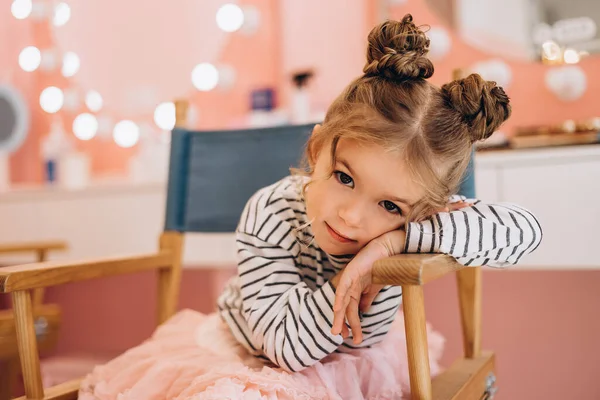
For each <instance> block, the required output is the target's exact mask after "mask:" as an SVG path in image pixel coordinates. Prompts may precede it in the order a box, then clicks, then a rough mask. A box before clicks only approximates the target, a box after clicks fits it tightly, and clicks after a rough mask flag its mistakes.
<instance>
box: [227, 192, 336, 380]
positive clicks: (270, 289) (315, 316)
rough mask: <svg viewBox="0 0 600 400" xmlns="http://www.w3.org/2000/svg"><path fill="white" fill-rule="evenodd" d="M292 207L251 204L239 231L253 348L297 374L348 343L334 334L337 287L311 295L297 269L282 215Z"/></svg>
mask: <svg viewBox="0 0 600 400" xmlns="http://www.w3.org/2000/svg"><path fill="white" fill-rule="evenodd" d="M275 202H276V207H275V206H274V204H275ZM286 206H289V204H288V205H286V202H285V201H279V199H277V200H273V199H272V198H270V197H268V196H267V197H263V199H262V200H261V199H260V196H259V197H258V198H255V199H251V202H250V203H249V204H248V205H247V207H246V210H245V211H244V215H243V217H242V220H241V224H240V226H239V227H238V231H237V247H238V276H239V283H240V288H241V296H242V304H243V312H242V315H243V316H244V319H245V322H246V324H247V326H248V328H249V332H250V336H251V338H249V340H251V341H252V343H251V345H252V347H254V348H257V349H260V350H262V351H263V352H264V354H265V355H266V356H267V357H268V358H269V359H270V360H271V361H272V362H274V363H275V364H277V365H278V366H280V367H281V368H283V369H285V370H287V371H291V372H294V371H300V370H302V369H304V368H306V367H309V366H310V365H312V364H314V363H316V362H318V361H319V360H321V359H323V358H324V357H326V356H327V355H329V354H331V353H333V352H334V351H335V350H336V349H337V348H338V347H339V346H340V345H341V343H342V342H343V339H342V337H341V335H332V334H331V333H330V331H331V327H332V323H333V306H332V305H333V301H334V298H335V293H334V291H333V287H332V286H331V285H330V284H329V283H326V284H325V285H323V286H322V287H321V288H319V289H317V290H311V289H310V288H309V287H308V286H307V284H306V283H305V282H304V281H303V279H302V278H303V277H302V270H301V269H300V268H299V267H297V266H296V264H295V257H294V253H293V251H294V249H296V247H295V246H294V244H296V243H295V240H294V238H293V233H292V226H291V225H290V224H289V223H288V222H286V221H285V220H282V219H281V218H280V217H279V215H280V214H278V213H277V209H278V208H281V207H286Z"/></svg>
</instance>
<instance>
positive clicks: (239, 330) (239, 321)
mask: <svg viewBox="0 0 600 400" xmlns="http://www.w3.org/2000/svg"><path fill="white" fill-rule="evenodd" d="M304 179H305V178H303V177H298V176H289V177H286V178H284V179H282V180H281V181H279V182H277V183H275V184H273V185H271V186H268V187H265V188H263V189H261V190H259V191H258V192H257V193H255V194H254V195H253V196H252V197H251V198H250V200H249V201H248V203H247V204H246V207H245V208H244V211H243V213H242V216H241V219H240V222H239V226H238V229H237V231H236V241H237V249H238V250H237V252H238V274H237V276H235V277H234V278H233V279H232V280H231V281H230V282H229V283H228V285H227V286H226V288H225V290H224V292H223V293H222V294H221V296H220V297H219V299H218V307H219V312H220V315H221V317H222V318H223V320H224V321H225V322H226V323H227V324H228V325H229V327H230V329H231V331H232V333H233V335H234V336H235V337H236V339H237V340H238V341H239V342H240V343H241V344H242V345H243V346H244V347H246V348H247V349H248V351H250V352H251V353H252V354H254V355H256V356H258V357H261V358H265V359H268V360H270V361H271V362H273V363H275V364H276V365H278V366H280V367H281V368H283V369H285V370H288V371H299V370H302V369H304V368H306V367H309V366H310V365H312V364H314V363H316V362H318V361H320V360H322V359H323V358H325V357H326V356H327V355H329V354H331V353H333V352H336V351H341V352H343V351H345V350H347V349H355V348H357V347H368V346H371V345H373V344H375V343H378V342H380V341H381V340H382V338H383V337H384V336H385V335H386V333H387V332H388V329H389V327H390V325H391V323H392V322H393V321H394V318H395V317H396V314H397V311H398V308H399V307H400V304H401V298H402V289H401V287H399V286H387V287H384V288H383V289H382V290H381V292H380V293H379V294H378V295H377V297H376V298H375V299H374V301H373V303H372V306H371V308H370V309H369V310H367V311H366V312H365V313H363V314H362V321H361V326H362V330H363V342H362V343H361V344H360V345H358V346H356V345H354V344H353V343H352V336H350V337H349V338H347V339H345V340H344V339H343V338H342V337H341V336H340V335H332V334H331V327H332V323H333V303H334V298H335V292H334V289H333V287H332V286H331V284H330V283H329V280H330V279H331V278H333V276H334V275H335V274H336V273H337V272H338V271H340V269H342V268H343V267H344V266H345V265H346V264H347V263H348V262H349V261H350V259H349V258H340V257H335V256H332V255H330V254H326V253H325V252H324V251H322V250H321V249H320V248H319V247H318V245H317V243H315V242H314V241H313V235H312V232H311V228H310V224H308V220H307V216H306V206H305V203H304V200H303V198H302V195H301V184H302V183H303V182H304V181H303V180H304ZM454 199H455V200H456V199H457V198H456V197H455V198H454ZM405 229H406V232H407V235H406V246H405V252H407V253H445V254H449V255H452V256H454V257H455V258H456V259H457V260H458V261H459V262H460V263H462V264H464V265H470V266H479V265H488V266H493V267H506V266H509V265H513V264H516V263H517V262H519V261H520V260H521V259H522V258H523V257H524V256H525V255H526V254H528V253H531V252H532V251H533V250H535V249H536V248H537V246H538V245H539V244H540V241H541V239H542V230H541V227H540V225H539V223H538V221H537V219H536V218H535V217H534V216H533V215H532V213H531V212H529V211H528V210H526V209H524V208H522V207H519V206H516V205H513V204H504V203H502V204H483V203H482V202H478V201H477V202H475V205H474V206H472V207H466V208H462V209H460V210H457V211H451V212H444V213H439V214H436V215H434V216H433V217H431V218H429V219H427V220H424V221H422V222H418V223H417V222H415V223H410V224H408V225H407V226H406V227H405Z"/></svg>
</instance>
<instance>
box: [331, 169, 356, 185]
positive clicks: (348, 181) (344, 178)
mask: <svg viewBox="0 0 600 400" xmlns="http://www.w3.org/2000/svg"><path fill="white" fill-rule="evenodd" d="M334 173H335V176H336V178H337V180H338V181H339V182H340V183H341V184H342V185H345V186H350V187H354V181H353V180H352V178H351V177H350V175H348V174H345V173H343V172H342V171H335V172H334Z"/></svg>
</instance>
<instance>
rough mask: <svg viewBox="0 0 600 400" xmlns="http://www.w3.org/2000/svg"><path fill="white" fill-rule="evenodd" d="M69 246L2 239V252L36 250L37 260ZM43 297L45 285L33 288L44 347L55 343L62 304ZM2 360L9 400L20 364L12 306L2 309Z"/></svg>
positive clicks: (1, 387)
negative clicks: (48, 301) (47, 302)
mask: <svg viewBox="0 0 600 400" xmlns="http://www.w3.org/2000/svg"><path fill="white" fill-rule="evenodd" d="M66 248H67V245H66V243H64V242H62V241H37V242H19V243H2V244H0V255H12V254H22V253H25V254H27V253H29V254H32V253H33V254H35V256H36V258H37V261H38V262H44V261H46V259H47V256H48V252H50V251H59V250H65V249H66ZM43 297H44V289H43V288H38V289H36V290H34V291H33V296H32V304H33V309H34V310H35V311H34V319H35V325H36V328H37V329H36V333H37V345H38V348H39V349H40V350H42V351H44V350H49V349H51V348H52V347H54V346H55V344H56V341H57V339H58V328H59V325H60V308H59V307H58V306H57V305H55V304H43ZM0 361H2V362H3V363H4V373H3V374H2V376H0V400H7V399H10V398H11V397H12V392H13V387H14V384H15V383H16V382H17V377H18V373H19V370H20V368H21V367H20V364H19V352H18V348H17V334H16V331H15V319H14V313H13V311H12V310H11V309H6V310H0Z"/></svg>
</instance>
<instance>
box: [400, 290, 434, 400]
mask: <svg viewBox="0 0 600 400" xmlns="http://www.w3.org/2000/svg"><path fill="white" fill-rule="evenodd" d="M402 297H403V300H402V302H403V308H404V326H405V330H406V346H407V349H406V350H407V354H408V372H409V375H410V391H411V394H412V398H413V399H415V400H431V398H432V394H431V375H430V371H429V349H428V345H427V326H426V320H425V301H424V296H423V287H422V286H403V287H402Z"/></svg>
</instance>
